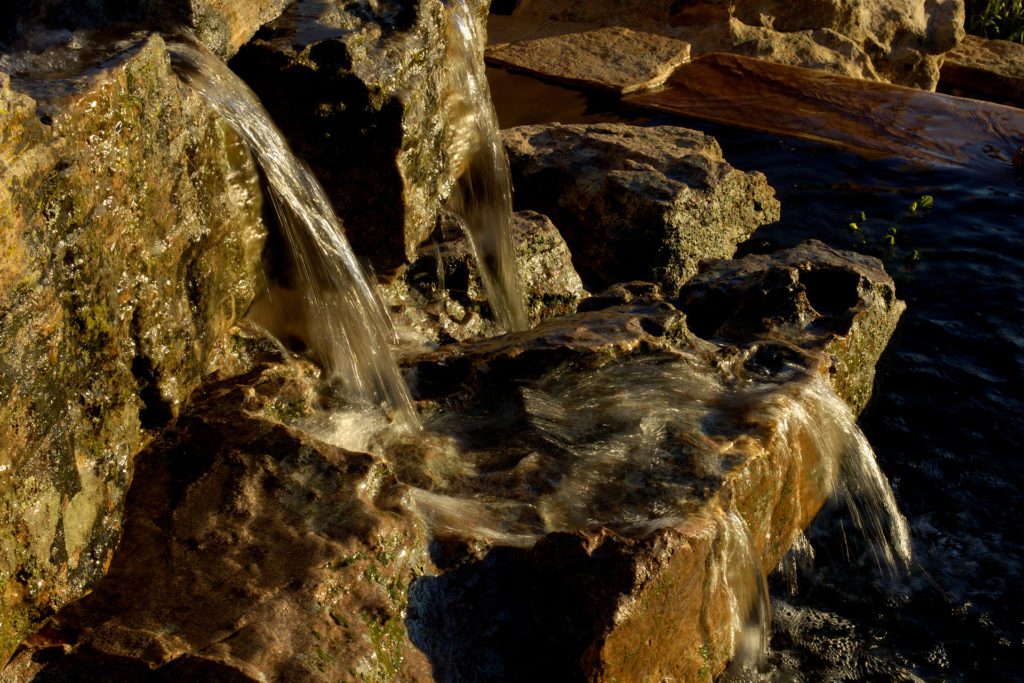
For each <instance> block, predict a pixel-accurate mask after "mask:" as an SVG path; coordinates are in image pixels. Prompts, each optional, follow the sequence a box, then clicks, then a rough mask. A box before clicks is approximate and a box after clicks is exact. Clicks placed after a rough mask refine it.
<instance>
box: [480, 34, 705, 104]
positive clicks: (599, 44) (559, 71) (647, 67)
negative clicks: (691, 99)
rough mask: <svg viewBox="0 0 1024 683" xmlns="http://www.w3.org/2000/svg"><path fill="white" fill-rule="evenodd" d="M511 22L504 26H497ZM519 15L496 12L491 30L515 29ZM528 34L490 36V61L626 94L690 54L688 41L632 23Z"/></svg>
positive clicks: (655, 80)
mask: <svg viewBox="0 0 1024 683" xmlns="http://www.w3.org/2000/svg"><path fill="white" fill-rule="evenodd" d="M501 23H511V24H513V26H511V27H508V28H505V29H504V30H502V28H501V27H499V26H496V25H497V24H501ZM517 23H518V22H517V20H515V19H513V18H511V17H501V16H492V17H490V20H489V22H488V30H489V31H495V30H496V29H497V31H498V32H499V33H511V32H514V31H515V28H516V26H515V24H517ZM538 32H539V33H540V35H535V36H530V37H529V38H528V39H521V40H516V41H514V42H509V43H500V42H495V40H494V39H493V38H492V39H490V40H489V47H488V49H487V62H488V63H489V64H494V65H498V66H504V67H512V68H514V69H516V70H521V71H526V72H528V73H532V74H537V75H540V76H542V77H548V78H553V79H555V80H558V81H561V82H564V83H568V84H570V85H583V86H588V87H598V88H604V89H608V90H611V91H613V92H616V93H620V94H621V93H628V92H633V91H635V90H644V89H648V88H653V87H657V86H658V85H661V84H662V83H664V81H665V79H666V78H668V76H669V75H670V74H671V73H672V71H673V70H674V69H675V68H676V67H677V66H679V65H680V64H682V63H684V62H685V61H686V60H688V59H689V58H690V44H689V43H687V42H685V41H681V40H675V39H673V38H669V37H667V36H661V35H657V34H654V33H645V32H643V31H634V30H632V29H628V28H621V27H610V28H591V29H584V30H572V29H571V28H570V29H569V30H567V31H566V32H564V33H558V34H556V35H544V34H543V30H540V31H538Z"/></svg>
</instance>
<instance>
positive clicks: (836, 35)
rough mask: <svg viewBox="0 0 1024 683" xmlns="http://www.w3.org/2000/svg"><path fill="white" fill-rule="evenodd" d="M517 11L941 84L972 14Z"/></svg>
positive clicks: (862, 74)
mask: <svg viewBox="0 0 1024 683" xmlns="http://www.w3.org/2000/svg"><path fill="white" fill-rule="evenodd" d="M513 16H515V17H517V18H530V19H541V20H546V19H556V20H560V21H572V22H585V23H590V24H595V25H600V26H625V27H630V28H637V29H640V30H644V31H651V32H654V33H664V34H667V35H670V36H674V37H677V38H681V39H683V40H686V41H688V42H690V43H691V44H692V46H693V47H692V49H693V53H694V55H701V54H707V53H710V52H730V53H735V54H741V55H745V56H748V57H758V58H761V59H767V60H770V61H775V62H780V63H783V64H790V65H795V66H807V67H813V68H824V69H827V70H829V71H833V72H835V73H839V74H842V75H845V76H853V77H857V78H868V79H871V80H882V81H887V82H890V83H898V84H901V85H909V86H914V87H919V88H925V89H934V88H935V85H936V83H938V80H939V66H940V65H941V63H942V55H943V53H945V52H946V51H948V50H950V49H952V48H953V47H955V46H956V44H957V43H958V42H959V41H960V40H961V39H962V38H963V35H964V29H963V24H964V16H965V14H964V3H963V1H962V0H899V2H889V1H886V2H877V3H863V2H860V0H834V1H832V2H809V3H794V2H785V1H783V0H740V2H734V1H732V0H707V1H704V2H701V1H694V2H676V1H674V0H653V1H652V0H628V1H626V2H606V1H600V2H587V3H579V2H573V1H572V0H554V1H553V2H552V1H549V0H520V2H519V3H518V4H517V7H516V8H515V10H514V12H513Z"/></svg>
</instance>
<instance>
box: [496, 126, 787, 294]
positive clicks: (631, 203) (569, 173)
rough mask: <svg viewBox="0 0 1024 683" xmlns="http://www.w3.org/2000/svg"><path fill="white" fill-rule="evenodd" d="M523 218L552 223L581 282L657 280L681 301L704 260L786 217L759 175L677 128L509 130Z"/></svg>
mask: <svg viewBox="0 0 1024 683" xmlns="http://www.w3.org/2000/svg"><path fill="white" fill-rule="evenodd" d="M504 139H505V146H506V149H507V150H508V155H509V165H510V166H511V169H512V178H513V184H514V186H515V188H516V195H515V204H516V208H517V209H532V210H535V211H538V212H540V213H543V214H545V215H547V216H550V217H551V220H552V221H553V222H554V223H555V225H556V226H558V229H559V230H560V231H561V232H562V235H563V236H564V237H565V240H566V242H567V243H568V245H569V249H570V251H571V252H572V255H573V260H574V262H575V263H576V267H577V270H578V271H579V273H580V275H581V276H582V277H583V282H584V284H586V285H587V286H588V287H589V288H591V289H595V290H596V289H602V288H604V287H607V286H609V285H611V284H613V283H616V282H622V281H628V280H651V281H654V282H658V283H659V284H661V285H662V286H663V287H664V288H665V291H667V292H674V291H676V290H678V289H679V286H680V285H681V284H682V283H683V282H685V281H686V280H687V279H689V278H690V277H692V276H693V275H694V274H696V272H697V264H698V262H699V261H700V260H701V259H705V258H725V257H729V256H732V254H733V253H734V252H735V250H736V245H737V244H739V243H740V242H742V241H744V240H746V239H747V238H748V237H749V236H750V235H751V233H753V232H754V230H756V229H757V227H758V226H759V225H763V224H765V223H770V222H773V221H775V220H778V218H779V203H778V201H776V199H775V196H774V191H773V190H772V189H771V187H769V185H768V183H767V181H766V180H765V178H764V176H763V175H762V174H760V173H744V172H742V171H738V170H736V169H734V168H733V167H732V166H730V165H729V164H728V163H727V162H726V161H725V160H724V159H723V158H722V150H721V148H720V147H719V146H718V143H717V142H716V141H715V139H714V138H712V137H711V136H708V135H705V134H703V133H699V132H697V131H693V130H689V129H686V128H678V127H675V126H655V127H650V128H640V127H636V126H628V125H622V124H595V125H559V124H554V125H542V126H522V127H518V128H513V129H509V130H507V131H504Z"/></svg>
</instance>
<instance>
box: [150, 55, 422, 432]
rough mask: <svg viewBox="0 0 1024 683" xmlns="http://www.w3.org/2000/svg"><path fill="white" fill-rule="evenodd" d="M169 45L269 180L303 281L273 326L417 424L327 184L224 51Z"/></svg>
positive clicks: (185, 76) (386, 329)
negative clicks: (298, 336) (291, 330)
mask: <svg viewBox="0 0 1024 683" xmlns="http://www.w3.org/2000/svg"><path fill="white" fill-rule="evenodd" d="M168 49H169V51H170V53H171V57H172V60H173V64H174V67H175V69H176V71H177V72H178V74H179V76H180V77H181V78H182V80H184V81H185V82H186V83H187V84H188V85H190V86H191V87H192V88H193V89H194V90H195V91H196V92H197V93H199V95H201V96H202V97H203V98H204V99H205V100H206V101H207V102H208V103H209V104H210V105H211V106H212V107H213V108H214V109H215V110H216V111H217V112H218V113H219V114H220V115H221V116H222V117H223V118H224V119H225V120H226V121H227V122H228V123H229V124H230V125H231V127H232V128H234V129H235V131H236V132H237V133H238V134H239V135H240V136H241V137H242V138H243V139H244V140H245V141H246V142H247V143H248V145H249V148H250V149H251V150H252V151H253V153H254V155H255V156H256V158H257V160H258V161H259V164H260V167H261V168H262V169H263V172H264V173H265V175H266V179H267V184H268V185H269V189H270V196H271V199H272V203H273V206H274V208H275V210H276V212H277V216H278V219H279V221H280V224H281V228H282V231H283V233H284V236H285V239H286V240H287V242H288V246H289V248H290V251H291V257H292V258H293V260H294V265H295V268H296V279H297V282H295V283H292V284H293V285H294V289H293V290H292V291H290V292H289V291H286V290H285V291H278V292H277V293H276V296H278V297H282V298H286V299H287V300H286V301H283V302H281V301H279V302H275V303H276V310H277V311H278V314H279V315H280V318H279V319H278V320H277V321H274V323H275V324H274V325H271V326H270V327H271V328H272V329H273V328H275V327H276V328H278V329H277V330H274V331H280V329H287V328H286V325H288V324H291V325H294V326H295V327H296V328H297V329H301V331H302V334H303V336H304V337H305V340H306V343H307V344H308V346H309V347H310V350H311V352H312V353H313V355H314V356H315V357H316V358H317V359H318V360H319V361H320V362H321V364H322V365H323V366H324V368H325V370H326V371H327V373H328V374H329V376H330V377H331V379H336V380H339V381H341V382H342V383H343V385H344V387H345V388H346V390H347V392H348V393H349V395H350V396H351V397H353V398H355V399H357V400H360V401H363V402H370V403H372V404H375V405H376V404H379V403H381V402H383V403H385V404H386V405H387V406H388V407H390V409H391V410H392V411H393V413H394V416H395V417H396V419H397V420H398V421H399V422H401V423H403V424H406V425H409V426H413V425H415V424H416V423H417V418H416V413H415V410H414V408H413V405H412V401H411V399H410V397H409V392H408V389H407V387H406V385H405V382H404V381H403V379H402V376H401V373H400V372H399V370H398V366H397V364H396V363H395V361H394V358H393V357H392V356H391V352H390V344H391V343H393V337H394V332H393V329H392V328H391V325H390V321H389V319H388V316H387V313H386V311H385V310H384V307H383V304H382V303H381V301H380V299H379V298H378V296H377V293H376V291H375V289H374V288H373V286H372V285H371V284H370V282H369V280H368V279H367V277H366V275H365V274H364V273H363V270H362V268H361V266H360V265H359V263H358V261H357V260H356V258H355V255H354V254H353V253H352V249H351V247H349V244H348V241H347V240H346V239H345V236H344V233H343V230H342V226H341V222H340V221H339V220H338V218H337V216H336V215H335V214H334V210H333V209H332V207H331V203H330V201H329V200H328V198H327V196H326V194H325V193H324V190H323V188H321V187H320V184H319V183H318V182H317V180H316V178H315V177H314V176H313V174H312V172H311V171H310V170H309V169H308V168H307V167H306V166H305V165H304V164H303V163H302V162H300V161H299V160H298V159H297V158H296V157H295V155H294V154H292V152H291V150H290V149H289V148H288V144H287V142H285V139H284V137H283V136H282V135H281V133H280V132H279V131H278V130H277V128H276V127H275V126H274V124H273V122H272V121H271V119H270V116H269V115H268V114H267V112H266V111H265V110H264V109H263V106H262V105H261V104H260V102H259V100H258V99H257V98H256V95H255V94H254V93H253V92H252V91H251V90H250V89H249V88H248V87H247V86H246V85H245V83H244V82H242V80H241V79H239V78H238V77H237V76H236V75H235V74H234V73H233V72H232V71H231V70H230V69H228V67H227V66H226V65H224V64H223V63H222V62H221V61H220V60H219V59H217V57H216V56H215V55H213V54H212V53H210V52H209V51H208V50H206V49H205V48H203V47H202V46H200V45H198V44H197V43H195V42H193V41H190V40H187V39H177V40H174V41H173V42H171V43H170V44H169V46H168ZM296 292H297V293H296ZM272 296H273V295H272ZM282 321H286V322H282Z"/></svg>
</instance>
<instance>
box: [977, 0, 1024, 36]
mask: <svg viewBox="0 0 1024 683" xmlns="http://www.w3.org/2000/svg"><path fill="white" fill-rule="evenodd" d="M967 30H968V32H969V33H973V34H974V35H976V36H982V37H983V38H999V39H1001V40H1012V41H1013V42H1015V43H1024V0H974V2H971V3H970V4H969V5H968V16H967Z"/></svg>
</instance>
